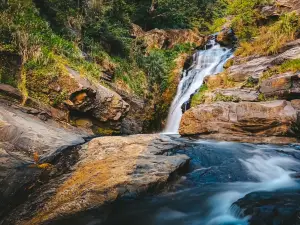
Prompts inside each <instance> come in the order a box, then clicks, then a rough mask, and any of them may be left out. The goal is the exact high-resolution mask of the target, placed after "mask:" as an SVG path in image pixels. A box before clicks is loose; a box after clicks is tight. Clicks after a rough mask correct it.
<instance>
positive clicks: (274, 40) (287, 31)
mask: <svg viewBox="0 0 300 225" xmlns="http://www.w3.org/2000/svg"><path fill="white" fill-rule="evenodd" d="M299 29H300V18H299V16H297V15H296V13H288V14H285V15H283V16H281V17H280V19H279V20H278V21H276V22H275V23H273V24H271V25H268V26H262V27H260V28H259V31H258V33H257V37H256V38H255V39H254V40H253V41H251V42H246V41H244V42H241V43H240V48H239V49H238V50H237V52H236V54H237V55H241V56H249V55H255V54H256V55H272V54H276V53H278V51H279V50H280V48H282V47H283V46H284V44H286V43H287V42H289V41H292V40H294V39H295V38H296V32H298V30H299Z"/></svg>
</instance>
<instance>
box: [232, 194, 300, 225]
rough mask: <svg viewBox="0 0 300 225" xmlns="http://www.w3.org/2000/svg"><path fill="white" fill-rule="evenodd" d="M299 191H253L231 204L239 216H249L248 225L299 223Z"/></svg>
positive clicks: (288, 224)
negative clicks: (238, 211) (236, 208)
mask: <svg viewBox="0 0 300 225" xmlns="http://www.w3.org/2000/svg"><path fill="white" fill-rule="evenodd" d="M299 201H300V193H299V192H296V193H295V192H292V191H291V192H289V191H277V192H254V193H251V194H248V195H246V196H245V197H244V198H242V199H239V200H238V201H237V202H235V203H234V204H233V206H234V207H238V208H239V209H240V211H241V213H240V215H239V216H241V217H244V216H251V218H250V219H249V224H250V225H273V224H280V225H291V224H300V205H299Z"/></svg>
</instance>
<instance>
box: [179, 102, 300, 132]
mask: <svg viewBox="0 0 300 225" xmlns="http://www.w3.org/2000/svg"><path fill="white" fill-rule="evenodd" d="M294 126H298V125H297V111H296V110H295V109H294V108H293V107H292V105H291V103H290V102H288V101H280V100H278V101H271V102H240V103H233V102H216V103H213V104H203V105H198V106H197V107H194V108H191V109H190V110H188V111H187V112H186V113H185V114H184V115H183V117H182V120H181V123H180V130H179V133H180V134H181V135H196V134H199V135H207V134H214V135H216V134H220V135H223V136H225V137H226V136H230V137H232V136H253V137H256V136H258V137H274V136H276V137H285V136H297V133H295V132H294Z"/></svg>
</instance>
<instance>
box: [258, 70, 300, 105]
mask: <svg viewBox="0 0 300 225" xmlns="http://www.w3.org/2000/svg"><path fill="white" fill-rule="evenodd" d="M260 92H261V93H263V94H264V95H265V96H266V97H277V98H280V99H293V98H299V97H300V74H299V73H297V74H292V73H287V74H281V75H279V76H276V77H271V78H269V79H267V80H264V81H263V82H262V84H261V88H260Z"/></svg>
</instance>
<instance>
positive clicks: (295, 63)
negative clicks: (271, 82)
mask: <svg viewBox="0 0 300 225" xmlns="http://www.w3.org/2000/svg"><path fill="white" fill-rule="evenodd" d="M299 71H300V59H293V60H287V61H285V62H283V63H282V64H281V65H279V66H274V67H272V68H270V69H269V70H267V71H265V72H264V73H263V75H262V76H261V77H260V81H259V82H260V83H261V82H263V81H264V80H267V79H269V78H270V77H272V76H274V75H277V74H283V73H286V72H293V73H295V72H299Z"/></svg>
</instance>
